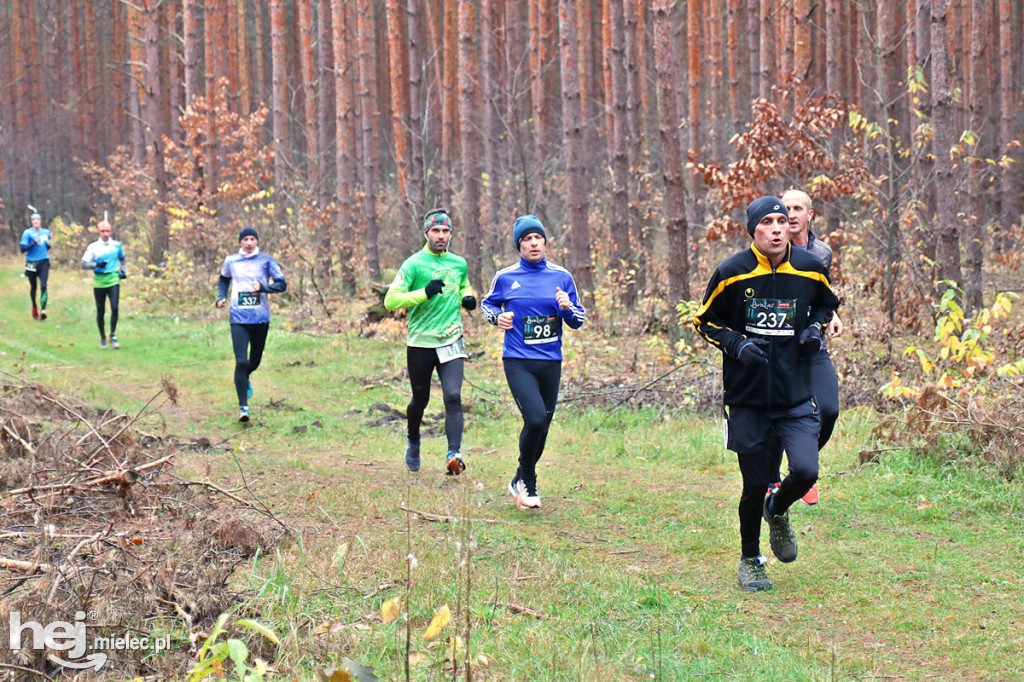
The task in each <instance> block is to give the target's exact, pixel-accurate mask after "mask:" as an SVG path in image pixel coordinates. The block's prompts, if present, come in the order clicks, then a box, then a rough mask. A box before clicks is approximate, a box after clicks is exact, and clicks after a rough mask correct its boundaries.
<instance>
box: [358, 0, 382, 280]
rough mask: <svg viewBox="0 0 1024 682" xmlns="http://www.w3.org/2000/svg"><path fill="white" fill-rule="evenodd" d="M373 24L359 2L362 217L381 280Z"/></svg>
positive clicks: (368, 7) (367, 4)
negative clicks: (374, 124)
mask: <svg viewBox="0 0 1024 682" xmlns="http://www.w3.org/2000/svg"><path fill="white" fill-rule="evenodd" d="M373 29H374V23H373V4H372V0H359V2H358V3H357V9H356V44H357V45H358V46H359V103H360V109H361V111H360V121H361V123H362V134H361V145H360V146H361V148H362V154H363V159H362V160H363V173H362V183H363V214H362V216H361V218H362V221H363V224H364V225H365V227H366V233H365V239H366V243H365V246H366V266H367V269H368V270H369V273H370V277H371V278H372V279H373V280H374V281H377V280H378V279H380V255H379V251H378V244H377V239H378V232H379V226H378V224H377V156H376V154H375V153H374V139H373V122H374V120H375V119H376V117H377V106H376V102H375V101H374V97H373V92H374V89H375V83H374V81H375V79H376V78H375V74H376V69H375V68H374V63H375V62H374V58H375V55H376V50H375V49H374V30H373Z"/></svg>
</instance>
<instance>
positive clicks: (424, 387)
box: [405, 346, 466, 452]
mask: <svg viewBox="0 0 1024 682" xmlns="http://www.w3.org/2000/svg"><path fill="white" fill-rule="evenodd" d="M405 357H406V361H407V362H408V366H409V383H410V384H411V385H412V400H410V401H409V407H408V409H407V410H406V415H407V417H408V419H409V440H410V441H412V442H413V443H418V442H419V441H420V424H422V423H423V412H424V411H425V410H426V409H427V404H428V403H429V402H430V378H431V377H432V376H433V375H434V368H435V367H436V368H437V377H438V378H439V379H440V380H441V397H442V398H443V399H444V435H445V437H446V438H447V439H448V450H454V451H455V452H460V451H461V450H462V429H463V426H464V425H465V418H464V417H463V414H462V378H463V374H464V372H465V363H466V361H465V359H463V358H455V359H454V360H449V361H448V362H444V363H442V362H439V361H438V359H437V349H436V348H414V347H412V346H406V355H405Z"/></svg>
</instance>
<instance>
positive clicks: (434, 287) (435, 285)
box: [423, 279, 444, 298]
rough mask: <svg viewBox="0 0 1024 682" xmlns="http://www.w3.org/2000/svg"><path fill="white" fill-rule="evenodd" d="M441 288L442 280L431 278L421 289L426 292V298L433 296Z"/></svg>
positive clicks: (442, 285) (442, 286)
mask: <svg viewBox="0 0 1024 682" xmlns="http://www.w3.org/2000/svg"><path fill="white" fill-rule="evenodd" d="M441 289H444V280H441V279H432V280H430V281H429V282H428V283H427V286H426V287H424V289H423V291H425V292H426V293H427V298H434V297H435V296H437V295H438V294H439V293H441Z"/></svg>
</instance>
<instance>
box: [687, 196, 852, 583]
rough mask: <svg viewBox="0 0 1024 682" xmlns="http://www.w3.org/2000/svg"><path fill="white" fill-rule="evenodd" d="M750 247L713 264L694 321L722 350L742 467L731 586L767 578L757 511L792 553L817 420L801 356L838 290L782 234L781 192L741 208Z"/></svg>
mask: <svg viewBox="0 0 1024 682" xmlns="http://www.w3.org/2000/svg"><path fill="white" fill-rule="evenodd" d="M747 231H748V232H750V235H751V236H752V237H753V238H754V242H753V245H752V246H751V248H749V249H746V250H744V251H741V252H739V253H736V254H734V255H732V256H730V257H729V258H726V259H725V260H724V261H722V263H721V264H720V265H719V266H718V268H717V269H716V270H715V272H714V274H713V275H712V277H711V281H710V282H709V283H708V288H707V292H706V293H705V294H704V300H703V303H702V304H701V306H700V309H699V310H698V311H697V314H696V316H695V317H694V326H695V327H696V328H697V331H698V332H700V334H701V335H702V336H704V338H705V339H707V340H708V342H709V343H711V344H712V345H714V346H716V347H717V348H719V349H720V350H721V351H722V378H723V384H724V402H725V410H726V434H727V436H726V447H727V448H729V449H730V450H732V451H733V452H735V453H736V454H737V457H738V459H739V465H740V472H741V473H742V475H743V492H742V494H741V496H740V504H739V517H740V542H741V555H740V563H739V570H738V579H739V582H740V585H741V586H742V587H743V588H744V589H747V590H751V591H759V590H766V589H769V588H770V587H771V581H770V580H768V575H767V572H766V570H765V568H764V564H765V559H764V557H763V556H761V553H760V535H761V518H762V515H763V516H764V519H765V520H766V521H768V527H769V531H770V535H769V538H770V543H771V547H772V552H773V553H774V554H775V556H776V557H777V558H778V559H779V560H780V561H782V562H786V563H788V562H791V561H795V560H796V555H797V545H796V534H795V533H794V532H793V527H792V525H791V524H790V522H789V507H790V505H792V504H793V503H794V502H796V501H797V500H799V499H800V497H801V496H803V495H804V493H806V492H807V491H808V490H810V488H811V486H812V485H814V482H815V481H816V480H817V479H818V429H819V426H820V421H821V420H820V417H819V415H818V410H817V408H816V407H815V405H814V401H813V393H812V390H811V382H810V364H809V363H808V362H806V359H805V358H802V356H806V355H808V354H811V353H815V352H817V351H818V350H820V349H821V347H822V329H823V328H824V327H825V326H826V325H827V324H828V322H829V319H830V318H831V317H832V315H833V313H834V312H835V310H836V308H838V307H839V299H838V298H837V297H836V295H835V294H834V293H833V292H832V289H831V287H830V286H829V279H828V273H827V271H826V270H825V268H824V266H823V265H822V263H821V262H820V261H819V260H818V259H816V258H814V257H813V256H811V255H809V254H807V253H805V252H803V251H800V250H794V249H793V248H792V247H791V246H790V243H789V237H788V231H789V214H788V212H787V211H786V207H785V205H784V204H783V203H782V200H781V199H778V198H777V197H770V196H765V197H761V198H759V199H756V200H755V201H753V202H752V203H751V204H750V206H749V207H747ZM775 440H778V441H781V443H782V446H783V448H784V449H785V450H786V453H787V454H788V455H789V475H788V476H786V478H785V480H783V481H782V485H781V486H780V487H779V488H778V489H776V490H773V491H772V492H771V493H770V494H769V495H767V496H766V495H765V490H766V489H767V488H768V485H769V484H770V483H772V478H773V477H774V475H775V468H774V465H773V458H772V449H773V448H772V445H773V442H774V441H775Z"/></svg>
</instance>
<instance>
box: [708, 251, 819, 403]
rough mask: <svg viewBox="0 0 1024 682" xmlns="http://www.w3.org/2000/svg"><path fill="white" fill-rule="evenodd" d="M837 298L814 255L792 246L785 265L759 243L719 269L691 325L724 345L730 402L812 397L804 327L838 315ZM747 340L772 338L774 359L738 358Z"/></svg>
mask: <svg viewBox="0 0 1024 682" xmlns="http://www.w3.org/2000/svg"><path fill="white" fill-rule="evenodd" d="M838 307H839V299H838V298H837V297H836V295H835V294H834V293H833V292H832V288H831V286H830V285H829V278H828V271H827V270H826V269H825V267H824V265H823V264H822V263H821V261H819V260H818V259H817V258H816V257H815V256H813V255H811V254H809V253H807V252H806V251H802V250H800V249H793V248H792V247H789V248H788V249H787V254H786V257H785V259H784V260H783V261H782V263H780V264H779V267H777V268H775V269H772V266H771V264H770V263H769V262H768V259H767V257H765V256H764V255H763V254H762V253H761V252H760V251H758V250H757V248H756V247H754V246H753V245H751V247H750V248H749V249H747V250H745V251H740V252H739V253H736V254H733V255H732V256H730V257H729V258H726V259H725V260H724V261H722V263H721V264H720V265H719V266H718V268H717V269H716V270H715V273H714V274H713V275H712V276H711V281H710V282H709V283H708V288H707V292H706V293H705V294H704V301H703V303H702V304H701V306H700V309H699V310H698V311H697V314H696V315H695V316H694V318H693V325H694V327H696V328H697V331H698V332H700V334H701V335H702V336H703V337H704V338H705V339H707V340H708V342H709V343H711V344H712V345H714V346H716V347H717V348H718V349H719V350H721V351H722V382H723V384H724V388H725V404H726V405H731V406H737V407H754V408H765V409H773V410H783V409H786V408H789V407H793V406H795V405H799V404H800V403H802V402H804V401H805V400H808V399H810V398H811V396H812V392H811V386H810V363H809V362H808V361H807V360H809V358H806V357H804V358H801V356H800V348H799V345H798V340H799V338H800V332H802V331H803V330H804V329H805V328H806V327H807V326H809V325H811V324H813V323H815V322H817V323H818V324H820V325H821V326H822V327H825V326H826V325H827V324H828V321H829V320H830V319H832V315H833V313H835V311H836V308H838ZM746 338H762V339H767V340H768V342H769V344H770V345H769V348H768V350H767V353H768V364H767V365H758V366H756V367H748V366H746V365H744V364H743V363H741V362H740V361H739V360H737V359H736V352H737V350H738V347H739V345H740V343H741V342H742V341H743V340H744V339H746Z"/></svg>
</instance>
